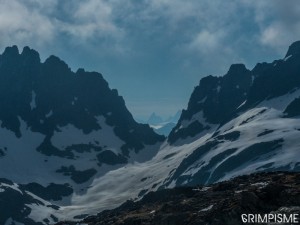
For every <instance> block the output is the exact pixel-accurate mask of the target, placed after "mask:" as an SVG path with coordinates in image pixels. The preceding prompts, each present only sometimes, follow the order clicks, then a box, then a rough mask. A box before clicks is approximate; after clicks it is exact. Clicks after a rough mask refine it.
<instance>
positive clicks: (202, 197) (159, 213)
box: [57, 172, 300, 225]
mask: <svg viewBox="0 0 300 225" xmlns="http://www.w3.org/2000/svg"><path fill="white" fill-rule="evenodd" d="M299 183H300V174H299V173H283V172H277V173H258V174H252V175H248V176H240V177H237V178H234V179H232V180H229V181H225V182H221V183H217V184H214V185H211V186H205V187H199V186H198V187H196V188H195V187H194V188H193V187H182V188H175V189H167V190H161V191H158V192H152V193H149V194H147V195H146V196H144V198H143V199H142V200H140V201H138V202H133V201H127V202H126V203H124V204H123V205H121V206H120V207H118V208H116V209H114V210H107V211H103V212H101V213H99V214H98V215H96V216H90V217H87V218H86V219H84V220H83V221H81V222H80V223H83V224H87V225H96V224H97V225H102V224H103V225H108V224H114V225H118V224H120V225H121V224H122V225H132V224H135V225H148V224H149V225H150V224H155V225H157V224H158V225H159V224H161V225H163V224H169V225H186V224H189V225H196V224H197V225H205V224H211V225H219V224H224V225H227V224H228V225H232V224H237V225H239V224H241V225H242V224H243V222H242V219H241V215H242V214H249V213H251V214H265V213H270V212H273V213H276V211H277V213H278V212H282V209H283V207H284V209H285V210H286V211H290V212H291V211H292V212H294V213H298V214H299V213H300V212H299V207H298V208H297V207H295V206H297V205H299V203H300V186H299ZM73 224H74V225H75V224H76V223H73V222H60V223H58V224H57V225H73Z"/></svg>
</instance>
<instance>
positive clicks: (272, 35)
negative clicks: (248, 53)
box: [244, 0, 300, 53]
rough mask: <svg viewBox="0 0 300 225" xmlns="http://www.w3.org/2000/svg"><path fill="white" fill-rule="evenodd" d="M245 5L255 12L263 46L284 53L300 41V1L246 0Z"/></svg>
mask: <svg viewBox="0 0 300 225" xmlns="http://www.w3.org/2000/svg"><path fill="white" fill-rule="evenodd" d="M244 3H245V4H246V5H247V6H248V7H251V8H252V9H253V10H254V18H255V22H256V23H257V25H258V26H259V28H260V31H259V33H258V35H257V36H258V41H259V43H260V44H262V45H263V46H266V47H269V48H272V49H273V50H275V51H277V52H279V53H282V52H284V51H285V50H286V48H287V46H289V45H290V44H291V43H292V42H294V41H297V40H300V5H299V4H298V3H299V1H296V0H289V1H280V0H265V1H250V0H245V1H244Z"/></svg>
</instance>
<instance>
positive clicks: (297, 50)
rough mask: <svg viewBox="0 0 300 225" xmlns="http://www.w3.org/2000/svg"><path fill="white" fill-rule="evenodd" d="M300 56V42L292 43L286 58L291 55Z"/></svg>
mask: <svg viewBox="0 0 300 225" xmlns="http://www.w3.org/2000/svg"><path fill="white" fill-rule="evenodd" d="M296 54H300V41H296V42H294V43H292V44H291V45H290V47H289V49H288V51H287V53H286V55H285V58H286V57H288V56H291V55H296Z"/></svg>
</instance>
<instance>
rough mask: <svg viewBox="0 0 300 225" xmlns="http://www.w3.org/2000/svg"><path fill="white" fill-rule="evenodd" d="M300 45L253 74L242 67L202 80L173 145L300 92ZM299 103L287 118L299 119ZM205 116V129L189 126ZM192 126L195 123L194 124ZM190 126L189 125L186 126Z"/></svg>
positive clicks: (171, 137) (172, 138) (171, 140)
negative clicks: (262, 104) (281, 97)
mask: <svg viewBox="0 0 300 225" xmlns="http://www.w3.org/2000/svg"><path fill="white" fill-rule="evenodd" d="M299 74H300V41H297V42H295V43H293V44H292V45H291V46H290V47H289V50H288V52H287V54H286V57H285V58H284V59H283V60H276V61H274V62H273V63H258V64H257V65H256V66H255V67H254V68H253V69H252V70H251V71H250V70H248V69H246V68H245V66H244V65H243V64H235V65H232V66H231V67H230V69H229V71H228V72H227V74H225V75H224V76H223V77H214V76H211V75H210V76H207V77H204V78H202V79H201V81H200V84H199V86H197V87H196V88H195V89H194V91H193V93H192V95H191V98H190V100H189V104H188V107H187V109H186V110H183V112H182V115H181V117H180V119H179V121H178V123H177V125H176V126H175V127H174V129H173V130H172V132H171V133H170V135H169V137H168V141H169V143H171V144H173V143H175V142H176V141H177V140H179V139H185V138H186V137H194V136H196V135H197V134H199V133H201V132H202V131H205V130H207V129H209V128H210V125H211V124H221V125H222V124H224V123H226V122H228V121H229V120H230V119H232V118H234V117H235V116H236V115H237V114H238V113H239V112H242V111H244V110H246V109H249V108H252V107H254V106H255V105H257V104H258V103H260V102H262V101H264V100H266V99H271V98H274V97H278V96H281V95H284V94H287V93H290V92H293V91H295V90H296V89H298V88H300V75H299ZM299 112H300V107H299V100H295V102H293V103H292V104H291V105H290V106H289V107H288V108H287V109H286V113H287V114H288V116H291V117H292V116H296V115H299ZM199 113H202V118H201V121H200V122H199V123H200V124H201V125H202V126H200V125H198V126H197V129H195V124H193V126H192V124H191V123H187V121H191V120H192V119H193V117H195V115H197V114H199ZM191 122H192V121H191ZM186 124H187V125H186Z"/></svg>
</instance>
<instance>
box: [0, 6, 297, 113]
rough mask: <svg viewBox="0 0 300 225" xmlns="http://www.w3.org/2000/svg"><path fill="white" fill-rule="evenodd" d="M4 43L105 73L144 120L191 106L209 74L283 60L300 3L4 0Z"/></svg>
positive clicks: (0, 26) (0, 30)
mask: <svg viewBox="0 0 300 225" xmlns="http://www.w3.org/2000/svg"><path fill="white" fill-rule="evenodd" d="M0 35H1V38H0V48H1V49H2V50H4V48H5V47H6V46H10V45H14V44H16V45H18V46H19V48H22V47H24V46H26V45H28V46H30V47H31V48H34V49H36V50H38V51H39V52H40V53H41V57H42V59H43V60H44V59H45V58H46V57H48V56H49V55H50V54H55V55H57V56H59V57H60V58H62V59H63V60H65V61H66V62H67V63H68V64H69V65H70V66H71V67H72V69H73V70H76V69H77V68H78V67H83V68H86V69H87V70H96V71H98V72H101V73H102V74H103V75H104V77H105V79H106V80H107V81H108V82H109V83H110V86H111V87H113V88H117V89H118V90H119V92H120V94H121V95H123V96H124V98H125V100H126V102H127V105H128V107H129V109H130V110H131V111H132V113H133V114H134V115H135V116H136V117H140V118H142V117H146V116H147V115H149V114H151V112H153V111H155V112H157V113H159V114H161V115H163V116H167V115H169V114H172V113H175V112H176V111H177V110H178V109H181V108H184V107H186V104H187V101H188V98H189V96H190V94H191V92H192V90H193V87H194V86H196V85H197V84H198V82H199V80H200V78H201V77H203V76H205V75H208V74H213V75H223V74H225V73H226V72H227V70H228V68H229V66H230V64H232V63H245V64H246V66H247V67H248V68H250V69H251V68H252V67H253V66H254V65H255V63H256V62H260V61H272V60H273V59H277V58H282V57H283V56H284V54H285V52H286V50H287V48H288V46H289V45H290V44H291V43H292V42H293V41H296V40H300V5H299V4H298V1H297V0H288V1H282V0H264V1H259V0H257V1H253V0H230V1H224V0H214V1H212V0H201V1H200V0H186V1H182V0H140V1H134V0H121V1H120V0H72V1H59V0H43V1H40V0H0Z"/></svg>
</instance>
